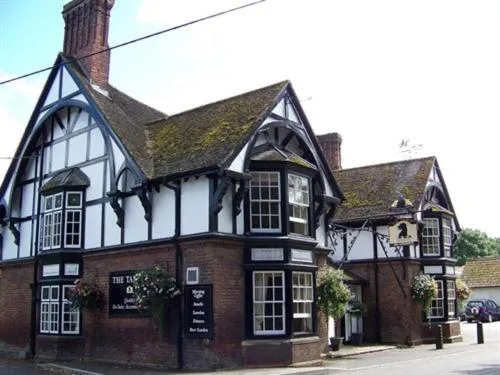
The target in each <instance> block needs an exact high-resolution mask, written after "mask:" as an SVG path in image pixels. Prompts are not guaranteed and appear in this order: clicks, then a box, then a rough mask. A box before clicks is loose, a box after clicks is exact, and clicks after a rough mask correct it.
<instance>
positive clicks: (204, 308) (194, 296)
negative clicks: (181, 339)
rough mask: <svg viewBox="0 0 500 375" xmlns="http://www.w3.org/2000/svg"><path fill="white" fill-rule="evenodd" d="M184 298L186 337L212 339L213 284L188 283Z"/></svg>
mask: <svg viewBox="0 0 500 375" xmlns="http://www.w3.org/2000/svg"><path fill="white" fill-rule="evenodd" d="M184 298H185V303H186V325H185V332H184V333H185V335H186V337H189V338H196V339H211V338H212V336H213V327H212V320H213V309H212V285H186V286H185V287H184Z"/></svg>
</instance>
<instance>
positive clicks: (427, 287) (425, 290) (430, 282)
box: [411, 273, 437, 311]
mask: <svg viewBox="0 0 500 375" xmlns="http://www.w3.org/2000/svg"><path fill="white" fill-rule="evenodd" d="M411 296H412V298H413V299H414V300H415V301H417V302H418V303H419V304H421V305H422V307H423V309H424V310H425V311H427V310H428V309H429V308H430V306H431V301H432V299H433V298H435V297H436V296H437V284H436V281H435V280H434V278H433V277H431V276H429V275H425V274H422V273H421V274H418V275H416V276H415V277H414V278H413V283H412V285H411Z"/></svg>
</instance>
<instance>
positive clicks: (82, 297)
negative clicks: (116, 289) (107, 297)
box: [67, 279, 105, 311]
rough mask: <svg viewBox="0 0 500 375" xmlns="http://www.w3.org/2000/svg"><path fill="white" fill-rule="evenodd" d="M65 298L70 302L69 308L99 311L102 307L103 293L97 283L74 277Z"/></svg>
mask: <svg viewBox="0 0 500 375" xmlns="http://www.w3.org/2000/svg"><path fill="white" fill-rule="evenodd" d="M67 299H68V300H69V301H70V302H71V309H73V310H77V309H81V308H85V309H87V310H91V311H99V310H102V308H103V307H104V302H105V301H104V293H103V292H102V291H101V290H100V289H99V287H98V286H97V284H95V283H88V282H83V281H81V280H80V279H76V280H75V282H74V287H73V288H71V289H70V290H69V295H68V296H67Z"/></svg>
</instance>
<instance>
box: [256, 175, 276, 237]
mask: <svg viewBox="0 0 500 375" xmlns="http://www.w3.org/2000/svg"><path fill="white" fill-rule="evenodd" d="M251 175H252V180H251V181H250V215H251V229H252V230H254V231H267V232H276V231H279V230H280V229H281V222H280V220H279V217H280V195H279V173H278V172H252V173H251Z"/></svg>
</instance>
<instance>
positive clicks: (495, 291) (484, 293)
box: [469, 287, 500, 305]
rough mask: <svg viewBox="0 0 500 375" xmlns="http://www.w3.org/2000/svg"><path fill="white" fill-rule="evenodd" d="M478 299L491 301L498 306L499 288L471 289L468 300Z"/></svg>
mask: <svg viewBox="0 0 500 375" xmlns="http://www.w3.org/2000/svg"><path fill="white" fill-rule="evenodd" d="M480 298H486V299H492V300H493V301H495V302H496V303H497V305H500V287H485V288H471V293H470V297H469V300H473V299H480Z"/></svg>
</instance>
